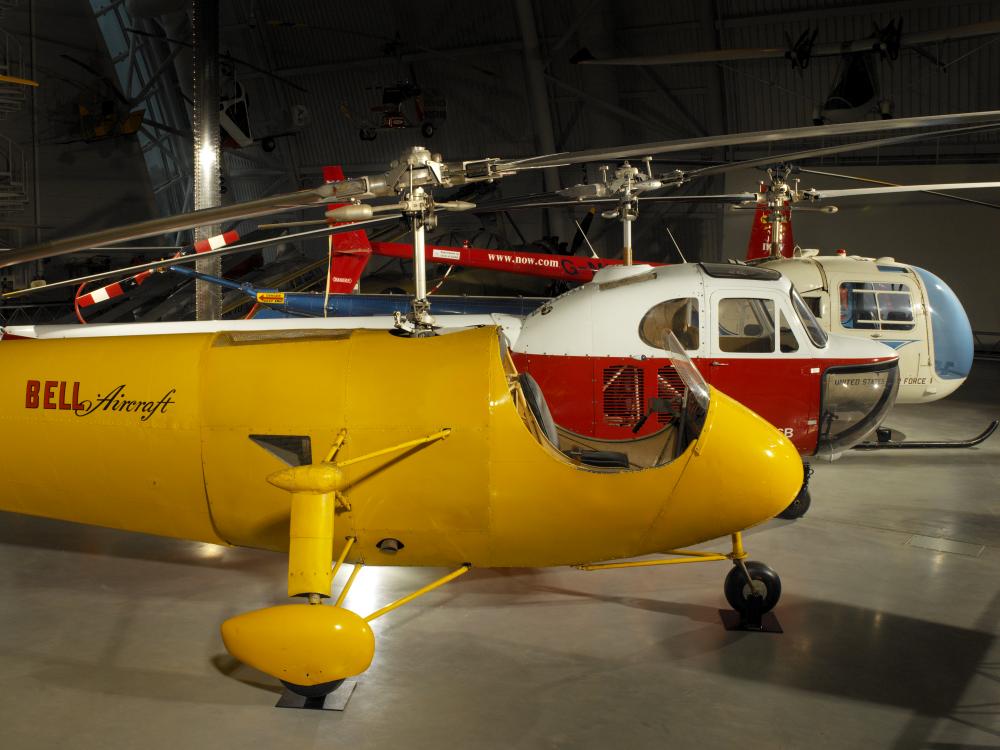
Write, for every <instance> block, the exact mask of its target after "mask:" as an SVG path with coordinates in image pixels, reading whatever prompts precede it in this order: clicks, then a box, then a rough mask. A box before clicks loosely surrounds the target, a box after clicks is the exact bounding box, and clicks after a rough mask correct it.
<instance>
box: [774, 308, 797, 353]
mask: <svg viewBox="0 0 1000 750" xmlns="http://www.w3.org/2000/svg"><path fill="white" fill-rule="evenodd" d="M778 320H780V321H781V325H780V326H779V327H778V331H779V337H778V341H779V342H780V343H781V351H783V352H785V353H786V354H787V353H788V352H797V351H798V350H799V340H798V339H797V338H795V332H794V331H793V330H792V327H791V326H790V325H788V319H787V318H785V313H784V312H782V311H781V310H779V311H778Z"/></svg>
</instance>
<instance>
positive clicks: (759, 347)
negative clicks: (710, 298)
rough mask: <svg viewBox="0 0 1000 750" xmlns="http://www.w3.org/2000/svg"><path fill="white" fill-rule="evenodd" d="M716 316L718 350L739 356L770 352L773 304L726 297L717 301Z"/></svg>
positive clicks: (765, 300) (772, 337)
mask: <svg viewBox="0 0 1000 750" xmlns="http://www.w3.org/2000/svg"><path fill="white" fill-rule="evenodd" d="M718 314H719V349H720V350H722V351H724V352H737V353H740V354H761V353H770V352H773V351H774V301H773V300H769V299H750V298H745V297H729V298H727V299H723V300H720V302H719V310H718ZM789 333H790V331H789ZM797 346H798V344H796V347H797Z"/></svg>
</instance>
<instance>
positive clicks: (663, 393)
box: [656, 365, 687, 424]
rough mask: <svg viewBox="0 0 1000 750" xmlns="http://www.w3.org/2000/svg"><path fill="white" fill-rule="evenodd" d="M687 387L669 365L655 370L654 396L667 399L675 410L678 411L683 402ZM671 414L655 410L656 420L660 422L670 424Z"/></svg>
mask: <svg viewBox="0 0 1000 750" xmlns="http://www.w3.org/2000/svg"><path fill="white" fill-rule="evenodd" d="M686 391H687V387H686V386H685V385H684V381H683V380H682V379H681V376H680V375H678V374H677V370H675V369H674V368H673V367H672V366H671V365H664V366H663V367H661V368H660V369H659V370H657V371H656V397H657V398H666V399H669V400H670V402H671V405H672V406H673V407H674V408H675V410H676V411H677V412H680V409H681V406H682V405H683V403H684V394H685V392H686ZM672 419H673V416H672V415H670V414H667V413H666V412H657V414H656V421H657V422H659V423H660V424H670V420H672Z"/></svg>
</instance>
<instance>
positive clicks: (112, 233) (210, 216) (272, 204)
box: [0, 183, 343, 268]
mask: <svg viewBox="0 0 1000 750" xmlns="http://www.w3.org/2000/svg"><path fill="white" fill-rule="evenodd" d="M334 184H336V185H341V184H343V183H327V184H324V185H320V186H319V187H316V188H312V189H309V190H299V191H296V192H294V193H284V194H282V195H275V196H271V197H268V198H258V199H257V200H252V201H247V202H245V203H234V204H232V205H229V206H216V207H214V208H203V209H201V210H199V211H192V212H190V213H187V214H177V215H175V216H164V217H162V218H159V219H150V220H148V221H140V222H137V223H135V224H128V225H127V226H124V227H115V228H112V229H100V230H98V231H96V232H90V233H88V234H83V235H78V236H76V237H67V238H65V239H61V240H52V241H50V242H43V243H41V244H38V245H32V246H30V247H26V248H23V249H21V250H13V251H11V252H8V253H0V268H8V267H9V266H13V265H17V264H18V263H25V262H27V261H32V260H41V259H42V258H50V257H53V256H56V255H65V254H66V253H72V252H76V251H77V250H87V249H89V248H91V247H94V246H96V245H113V244H117V243H119V242H127V241H129V240H138V239H141V238H143V237H152V236H154V235H158V234H165V233H168V232H179V231H182V230H184V229H193V228H194V227H199V226H206V225H210V224H224V223H226V222H230V221H236V220H239V219H249V218H253V217H254V216H264V215H266V214H272V213H280V212H282V211H293V210H295V209H297V208H301V207H302V206H309V205H313V204H315V203H322V202H324V201H325V200H327V199H329V198H330V197H331V196H332V195H333V194H334V192H335V191H334V189H333V186H334Z"/></svg>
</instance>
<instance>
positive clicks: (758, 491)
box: [650, 388, 803, 549]
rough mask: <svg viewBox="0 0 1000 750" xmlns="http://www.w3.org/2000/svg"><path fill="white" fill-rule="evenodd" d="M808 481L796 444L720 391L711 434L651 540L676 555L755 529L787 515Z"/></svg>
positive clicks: (700, 443)
mask: <svg viewBox="0 0 1000 750" xmlns="http://www.w3.org/2000/svg"><path fill="white" fill-rule="evenodd" d="M802 481H803V473H802V459H801V458H800V457H799V454H798V451H797V450H796V449H795V446H793V445H792V443H791V441H789V440H788V439H787V438H786V437H785V436H784V435H783V434H782V433H780V432H778V430H776V429H775V428H774V427H772V426H771V425H770V424H769V423H768V422H766V421H765V420H764V419H763V418H762V417H760V416H758V415H757V414H756V413H754V412H752V411H750V410H749V409H747V408H746V407H745V406H743V405H742V404H740V403H738V402H736V401H734V400H733V399H731V398H729V397H728V396H726V395H725V394H723V393H720V392H719V391H717V390H715V389H714V388H713V389H712V390H711V408H710V409H709V412H708V414H707V416H706V421H705V426H704V428H703V429H702V431H701V434H700V435H699V436H698V440H697V442H696V444H695V446H694V450H693V454H692V456H691V459H690V461H688V464H687V466H686V467H685V468H684V473H683V474H682V475H681V478H680V481H678V483H677V485H676V487H674V491H673V494H672V495H671V497H670V499H669V500H668V501H667V504H666V507H665V508H664V511H663V513H662V514H661V515H660V517H659V518H658V519H657V521H656V523H655V524H654V527H653V528H652V529H651V532H650V538H651V539H655V540H656V542H657V543H658V544H662V546H663V548H664V549H673V548H675V547H681V546H687V545H690V544H696V543H698V542H701V541H707V540H709V539H716V538H718V537H721V536H726V535H727V534H731V533H733V532H734V531H740V530H742V529H746V528H749V527H750V526H754V525H756V524H758V523H761V522H763V521H766V520H768V519H770V518H773V517H774V516H775V515H777V514H778V513H780V512H781V511H783V510H784V509H785V508H787V507H788V504H789V503H790V502H791V501H792V500H793V499H794V498H795V496H796V495H797V494H798V492H799V489H800V488H801V487H802ZM661 540H662V541H661Z"/></svg>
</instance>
